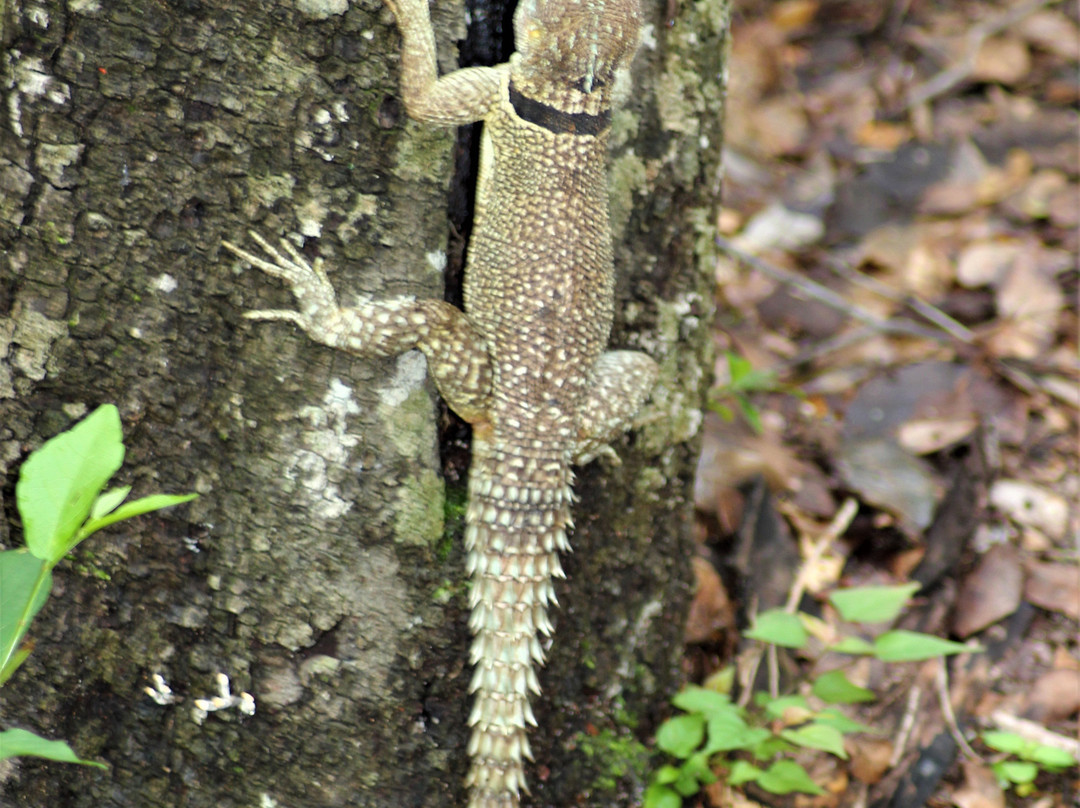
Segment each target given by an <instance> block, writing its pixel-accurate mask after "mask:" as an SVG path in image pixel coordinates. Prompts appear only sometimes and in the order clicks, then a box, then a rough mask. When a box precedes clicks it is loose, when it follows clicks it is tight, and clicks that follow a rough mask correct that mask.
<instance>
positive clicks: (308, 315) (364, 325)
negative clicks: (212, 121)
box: [222, 232, 491, 424]
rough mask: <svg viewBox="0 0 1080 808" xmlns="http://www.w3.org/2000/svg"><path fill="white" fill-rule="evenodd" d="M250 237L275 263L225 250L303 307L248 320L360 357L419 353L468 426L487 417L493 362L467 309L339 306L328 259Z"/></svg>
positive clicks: (417, 304)
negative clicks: (283, 326)
mask: <svg viewBox="0 0 1080 808" xmlns="http://www.w3.org/2000/svg"><path fill="white" fill-rule="evenodd" d="M250 235H251V237H252V239H254V240H255V241H256V242H258V244H259V246H260V247H262V248H263V250H264V251H265V252H266V254H267V255H268V256H269V257H270V258H272V259H273V261H267V260H266V259H264V258H260V257H259V256H257V255H254V254H252V253H250V252H248V251H247V250H244V249H242V248H240V247H237V246H236V245H235V244H231V243H230V242H228V241H223V242H222V246H223V247H225V249H227V250H229V252H231V253H233V254H235V255H237V256H239V257H240V258H242V259H244V260H245V261H248V262H250V263H251V264H252V265H253V266H255V267H258V268H259V269H261V270H262V271H263V272H265V273H267V274H268V275H273V276H274V277H275V278H281V279H282V280H284V281H286V282H287V283H288V284H289V286H290V288H291V289H292V293H293V296H294V297H295V298H296V302H297V310H295V311H293V310H289V309H259V310H256V311H248V312H245V313H244V316H245V317H247V318H249V319H252V320H287V321H289V322H291V323H295V324H296V325H298V326H300V328H302V329H303V330H304V331H305V332H306V333H307V335H308V336H309V337H311V338H312V339H314V340H315V341H317V342H321V343H322V344H323V345H328V346H330V347H332V348H342V349H344V350H347V351H351V352H352V353H355V354H358V355H360V356H366V357H383V356H395V355H397V354H400V353H404V352H405V351H408V350H411V349H413V348H419V349H420V350H421V351H423V353H424V355H425V356H426V357H427V360H428V367H429V368H430V370H431V375H432V376H433V377H434V379H435V383H436V385H438V387H439V392H440V393H441V394H442V397H443V398H444V399H445V400H446V402H447V404H449V405H450V407H451V408H452V409H453V410H454V411H455V412H456V413H457V414H458V415H460V416H461V417H462V418H463V419H465V420H466V421H468V422H469V423H473V424H477V423H482V422H484V421H485V420H487V418H488V414H489V410H490V398H491V360H490V358H489V356H488V352H487V347H486V343H485V341H484V340H483V339H482V338H481V337H480V335H479V334H478V333H477V332H476V330H475V329H474V328H473V327H472V324H471V323H470V322H469V321H468V319H467V317H466V316H465V314H464V312H462V311H461V310H460V309H457V308H454V307H453V306H451V305H450V304H449V303H444V302H443V301H441V300H416V299H415V298H411V297H399V298H392V299H389V300H381V301H378V302H367V301H365V302H362V303H360V304H359V305H357V306H351V307H343V306H339V305H338V303H337V295H335V294H334V288H333V286H331V285H330V280H329V279H328V278H327V276H326V272H325V271H324V270H323V265H322V259H319V258H317V259H315V262H314V264H309V263H308V262H307V260H306V259H305V258H304V257H303V256H302V255H300V253H299V252H298V251H297V250H296V248H295V247H293V245H292V244H290V243H289V242H288V241H286V240H284V239H282V240H281V247H282V250H283V251H284V252H282V251H279V250H277V249H276V248H275V247H273V246H272V245H271V244H270V243H269V242H267V241H266V240H265V239H264V238H263V237H262V236H260V235H259V234H258V233H255V232H252V233H251V234H250Z"/></svg>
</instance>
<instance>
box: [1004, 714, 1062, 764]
mask: <svg viewBox="0 0 1080 808" xmlns="http://www.w3.org/2000/svg"><path fill="white" fill-rule="evenodd" d="M990 723H992V724H994V725H995V726H998V727H1000V728H1001V729H1003V730H1005V731H1006V732H1012V733H1015V734H1016V735H1019V736H1020V737H1021V738H1023V739H1024V740H1027V741H1034V742H1035V743H1038V744H1042V745H1043V746H1052V747H1053V748H1054V749H1060V750H1062V751H1063V752H1068V753H1069V754H1070V755H1072V756H1073V757H1074V758H1076V759H1077V760H1080V740H1077V739H1075V738H1069V737H1066V736H1065V735H1059V734H1058V733H1056V732H1052V731H1051V730H1048V729H1047V728H1046V727H1044V726H1043V725H1042V724H1037V723H1035V722H1034V721H1029V720H1028V719H1026V718H1020V717H1019V716H1015V715H1012V714H1011V713H1007V712H1005V711H1004V710H995V711H994V712H992V713H991V714H990Z"/></svg>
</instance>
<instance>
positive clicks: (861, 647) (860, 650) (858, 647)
mask: <svg viewBox="0 0 1080 808" xmlns="http://www.w3.org/2000/svg"><path fill="white" fill-rule="evenodd" d="M829 650H830V651H835V652H836V653H838V654H860V655H861V654H872V653H874V646H872V645H871V644H870V643H868V642H867V641H866V640H863V639H860V638H859V637H844V638H843V639H842V640H840V642H838V643H836V644H835V645H831V646H829Z"/></svg>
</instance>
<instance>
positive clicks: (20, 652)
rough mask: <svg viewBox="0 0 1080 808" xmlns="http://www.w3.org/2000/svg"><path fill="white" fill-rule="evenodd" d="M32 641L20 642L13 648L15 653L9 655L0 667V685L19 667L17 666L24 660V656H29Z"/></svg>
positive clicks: (32, 648)
mask: <svg viewBox="0 0 1080 808" xmlns="http://www.w3.org/2000/svg"><path fill="white" fill-rule="evenodd" d="M33 645H34V644H33V643H22V644H20V645H19V647H18V648H16V649H15V653H14V654H12V655H11V658H10V659H8V661H7V662H6V663H4V666H3V667H2V668H0V686H2V685H3V684H4V682H6V681H7V680H8V679H10V678H11V676H12V674H14V673H15V671H17V670H18V669H19V666H20V665H22V664H23V663H24V662H26V658H27V657H28V656H30V652H31V651H33V650H34V647H33Z"/></svg>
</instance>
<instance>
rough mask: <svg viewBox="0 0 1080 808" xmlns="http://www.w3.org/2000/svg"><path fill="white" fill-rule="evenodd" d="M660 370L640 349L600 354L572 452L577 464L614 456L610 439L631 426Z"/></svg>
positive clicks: (581, 412) (581, 413) (583, 405)
mask: <svg viewBox="0 0 1080 808" xmlns="http://www.w3.org/2000/svg"><path fill="white" fill-rule="evenodd" d="M658 372H659V369H658V368H657V365H656V362H654V361H653V360H652V359H651V358H650V357H649V356H646V355H645V354H643V353H640V352H638V351H607V352H605V353H602V354H600V357H599V358H598V359H597V360H596V365H594V367H593V373H592V383H591V384H590V385H589V389H588V391H587V392H586V394H585V397H584V400H583V401H582V403H581V406H580V407H579V409H578V442H577V444H576V445H575V446H574V449H573V453H572V457H573V460H574V462H575V463H577V464H579V465H584V464H585V463H588V462H589V461H590V460H592V459H594V458H595V457H597V456H598V455H602V454H603V455H612V456H614V454H615V453H614V451H612V449H611V448H610V447H609V446H608V442H609V441H611V440H612V439H613V438H614V437H615V436H616V435H618V434H619V433H620V432H623V431H625V430H627V429H629V428H630V426H631V421H632V419H633V417H634V414H635V413H637V411H638V410H639V409H641V405H642V404H644V403H645V399H646V398H648V396H649V393H650V392H651V391H652V389H653V386H654V385H655V384H656V377H657V374H658ZM616 459H617V458H616Z"/></svg>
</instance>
